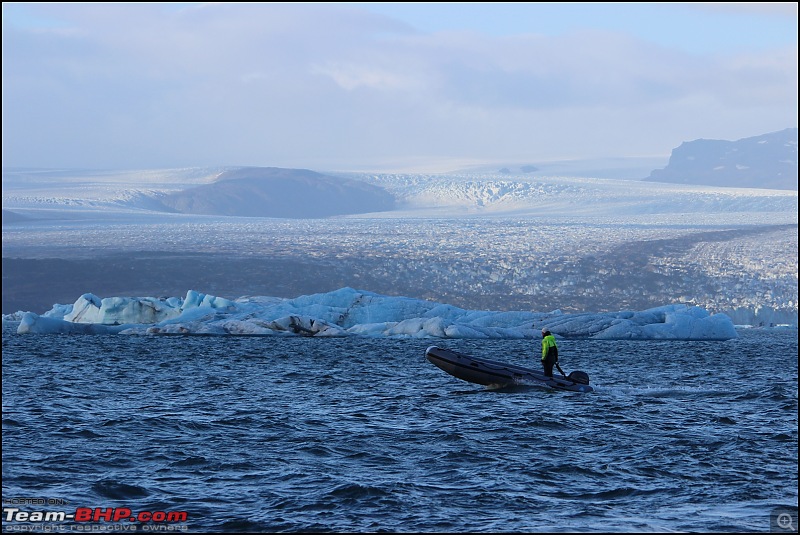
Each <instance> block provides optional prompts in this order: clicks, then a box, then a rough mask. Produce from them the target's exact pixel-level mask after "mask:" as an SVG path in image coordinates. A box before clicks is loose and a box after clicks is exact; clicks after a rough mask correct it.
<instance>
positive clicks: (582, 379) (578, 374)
mask: <svg viewBox="0 0 800 535" xmlns="http://www.w3.org/2000/svg"><path fill="white" fill-rule="evenodd" d="M567 379H569V380H570V381H573V382H575V383H578V384H582V385H588V384H589V374H588V373H586V372H582V371H580V370H575V371H574V372H570V374H569V375H567Z"/></svg>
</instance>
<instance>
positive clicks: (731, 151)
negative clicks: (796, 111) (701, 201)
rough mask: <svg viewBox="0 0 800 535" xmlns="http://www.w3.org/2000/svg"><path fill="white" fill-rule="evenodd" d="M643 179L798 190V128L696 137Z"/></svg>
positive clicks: (675, 182)
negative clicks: (725, 137) (724, 137)
mask: <svg viewBox="0 0 800 535" xmlns="http://www.w3.org/2000/svg"><path fill="white" fill-rule="evenodd" d="M644 180H646V181H650V182H668V183H673V184H694V185H706V186H722V187H735V188H764V189H786V190H795V191H796V190H797V128H787V129H785V130H780V131H778V132H772V133H769V134H763V135H760V136H754V137H748V138H744V139H740V140H738V141H723V140H715V139H697V140H695V141H687V142H684V143H681V145H680V146H679V147H678V148H676V149H673V151H672V155H671V156H670V158H669V163H668V164H667V167H665V168H664V169H656V170H654V171H652V172H651V173H650V176H649V177H647V178H645V179H644Z"/></svg>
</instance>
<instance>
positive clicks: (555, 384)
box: [425, 346, 594, 392]
mask: <svg viewBox="0 0 800 535" xmlns="http://www.w3.org/2000/svg"><path fill="white" fill-rule="evenodd" d="M425 358H427V359H428V361H430V362H431V363H432V364H434V365H435V366H437V367H438V368H441V369H442V370H444V371H445V372H447V373H449V374H450V375H452V376H453V377H457V378H459V379H461V380H463V381H467V382H470V383H475V384H479V385H484V386H506V385H515V384H536V385H542V386H546V387H549V388H554V389H557V390H569V391H572V392H591V391H592V390H594V389H593V388H592V387H591V386H589V384H588V383H589V376H588V375H586V374H585V373H583V372H573V374H575V376H574V377H572V376H573V374H570V376H568V377H547V376H545V375H544V373H542V372H538V371H535V370H531V369H529V368H524V367H522V366H516V365H514V364H506V363H504V362H498V361H494V360H488V359H482V358H477V357H472V356H470V355H465V354H463V353H458V352H456V351H451V350H449V349H443V348H440V347H437V346H431V347H429V348H428V349H427V350H426V351H425Z"/></svg>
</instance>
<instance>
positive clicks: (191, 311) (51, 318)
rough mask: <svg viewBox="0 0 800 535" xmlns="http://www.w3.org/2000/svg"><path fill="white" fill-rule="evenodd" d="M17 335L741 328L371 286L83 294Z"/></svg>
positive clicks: (699, 334)
mask: <svg viewBox="0 0 800 535" xmlns="http://www.w3.org/2000/svg"><path fill="white" fill-rule="evenodd" d="M3 321H4V322H8V321H19V326H18V327H17V332H18V333H21V334H23V333H83V334H109V333H120V334H149V335H157V334H191V335H205V334H213V335H238V336H246V335H251V336H269V335H301V336H367V337H391V338H402V337H410V338H509V339H513V338H532V337H537V336H540V334H539V333H540V331H541V329H542V328H544V327H547V328H548V329H549V330H550V331H552V332H553V334H554V335H556V336H557V337H560V338H593V339H605V340H620V339H630V340H728V339H731V338H737V337H738V334H737V332H736V328H735V326H734V324H733V322H732V321H731V319H730V317H728V316H726V315H725V314H713V315H712V314H710V313H709V312H708V311H706V310H705V309H703V308H700V307H696V306H689V305H680V304H675V305H665V306H662V307H657V308H652V309H649V310H644V311H640V312H635V311H622V312H615V313H578V314H565V313H562V312H561V311H558V310H556V311H553V312H528V311H519V312H499V311H476V310H464V309H461V308H458V307H455V306H451V305H445V304H441V303H434V302H430V301H424V300H419V299H412V298H408V297H391V296H386V295H379V294H376V293H372V292H367V291H362V290H354V289H352V288H341V289H339V290H336V291H333V292H329V293H323V294H314V295H305V296H301V297H297V298H294V299H283V298H277V297H242V298H239V299H236V300H234V301H231V300H228V299H224V298H221V297H214V296H211V295H207V294H203V293H200V292H196V291H191V290H190V291H189V292H188V293H187V294H186V297H185V298H184V299H180V298H177V297H171V298H156V297H107V298H105V299H101V298H99V297H97V296H95V295H93V294H88V293H87V294H84V295H82V296H81V297H80V298H78V300H77V301H75V303H74V304H73V305H54V306H53V308H52V310H50V311H49V312H47V313H45V314H42V315H37V314H34V313H32V312H19V313H17V314H13V315H7V316H4V318H3Z"/></svg>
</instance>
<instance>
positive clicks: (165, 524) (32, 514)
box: [3, 500, 189, 531]
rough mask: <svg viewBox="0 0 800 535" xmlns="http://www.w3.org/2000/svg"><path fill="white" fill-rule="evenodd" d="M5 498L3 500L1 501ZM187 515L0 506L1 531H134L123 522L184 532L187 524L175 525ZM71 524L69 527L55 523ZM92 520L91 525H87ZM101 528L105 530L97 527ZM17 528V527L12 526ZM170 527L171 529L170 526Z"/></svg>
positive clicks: (182, 512)
mask: <svg viewBox="0 0 800 535" xmlns="http://www.w3.org/2000/svg"><path fill="white" fill-rule="evenodd" d="M4 501H5V500H4ZM188 518H189V514H188V513H187V512H186V511H139V512H136V513H134V512H133V511H132V510H131V509H129V508H127V507H109V508H103V507H78V508H76V509H75V510H74V511H26V510H22V509H20V508H19V507H10V506H5V505H4V507H3V531H29V530H30V526H31V524H37V523H40V524H42V527H43V528H44V526H45V525H47V526H50V529H48V530H47V531H67V530H68V529H69V530H70V531H72V530H75V531H121V530H124V531H136V528H137V526H135V525H132V524H128V525H127V526H126V527H123V526H125V524H126V523H131V522H137V523H139V524H144V525H143V526H141V527H142V530H143V531H173V530H179V531H184V530H185V528H186V526H185V524H184V525H176V524H178V523H180V522H186V521H187V520H188ZM105 522H117V523H118V524H116V525H107V526H106V525H103V524H102V523H105ZM64 523H70V525H69V526H67V525H61V526H58V528H60V529H53V527H54V526H53V525H54V524H56V525H57V524H64ZM90 523H92V524H90ZM98 523H101V524H100V527H102V528H105V529H97V528H98ZM15 528H18V529H15ZM170 528H171V529H170Z"/></svg>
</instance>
